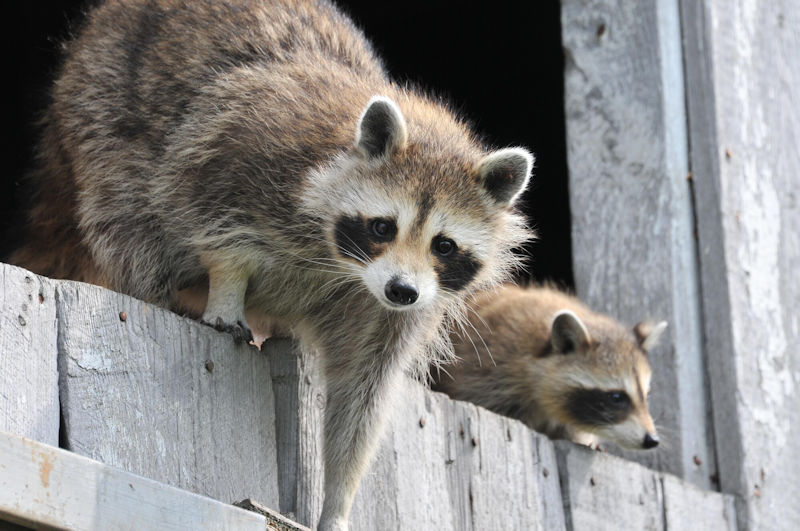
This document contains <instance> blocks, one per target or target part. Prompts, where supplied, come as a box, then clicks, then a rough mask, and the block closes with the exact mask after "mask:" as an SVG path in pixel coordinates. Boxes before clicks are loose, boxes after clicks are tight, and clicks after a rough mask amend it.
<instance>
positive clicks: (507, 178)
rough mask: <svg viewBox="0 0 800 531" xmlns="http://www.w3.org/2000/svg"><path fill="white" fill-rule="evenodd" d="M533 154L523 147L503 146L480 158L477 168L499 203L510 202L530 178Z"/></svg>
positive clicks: (486, 186)
mask: <svg viewBox="0 0 800 531" xmlns="http://www.w3.org/2000/svg"><path fill="white" fill-rule="evenodd" d="M533 160H534V158H533V155H532V154H531V153H530V152H528V150H526V149H523V148H517V147H515V148H505V149H501V150H498V151H495V152H494V153H490V154H489V155H486V156H485V157H483V159H481V161H480V162H479V163H478V166H477V170H478V175H479V176H480V179H481V183H483V187H484V188H486V191H487V192H489V195H491V196H492V198H494V200H495V201H497V202H498V203H500V204H501V205H510V204H512V203H513V202H514V201H515V200H516V199H517V197H519V194H521V193H522V192H523V191H524V190H525V187H526V186H527V185H528V181H529V180H530V178H531V170H532V169H533Z"/></svg>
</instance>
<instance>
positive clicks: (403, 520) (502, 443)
mask: <svg viewBox="0 0 800 531" xmlns="http://www.w3.org/2000/svg"><path fill="white" fill-rule="evenodd" d="M264 348H265V350H266V352H267V353H268V355H269V357H270V359H271V360H272V367H273V378H276V385H275V390H276V408H277V411H278V414H277V416H278V419H281V418H282V417H283V416H289V415H291V411H289V409H290V408H299V422H298V427H297V428H295V427H290V428H289V430H288V431H289V432H291V433H295V434H296V437H297V439H295V440H294V441H292V440H291V437H289V436H287V437H286V438H284V437H282V435H281V429H282V428H280V427H279V428H278V434H279V441H282V442H281V443H279V444H280V446H279V450H280V456H281V457H280V458H279V460H280V462H281V463H286V469H287V470H290V469H292V467H296V468H295V470H296V473H297V477H298V481H297V484H296V487H295V488H296V490H295V492H296V493H297V494H296V496H295V497H294V498H293V499H292V500H293V503H294V506H292V505H291V504H284V503H283V500H282V504H281V510H282V511H284V512H287V511H288V512H293V513H295V514H296V515H297V517H296V519H297V520H298V521H300V522H301V523H303V524H305V525H313V524H314V523H316V518H318V515H319V511H320V509H321V502H322V478H323V473H324V472H323V469H322V466H321V463H320V460H319V455H320V451H321V433H322V432H321V429H322V422H321V421H322V412H323V409H322V408H323V405H324V386H323V385H322V382H321V379H320V377H319V374H318V372H317V370H316V364H317V361H316V359H315V356H314V355H313V354H311V353H308V352H306V353H300V352H299V349H298V350H294V349H293V348H292V346H291V344H289V343H286V342H280V341H274V340H270V342H268V343H267V344H266V345H265V347H264ZM292 374H294V375H295V377H294V381H292ZM280 386H283V388H282V389H281V391H283V390H285V391H287V392H289V393H295V396H288V395H285V394H281V395H279V394H278V392H279V388H280ZM298 394H299V398H297V396H298ZM402 396H403V399H402V400H401V401H399V402H398V404H397V408H396V411H395V412H394V413H393V416H392V420H391V421H390V423H389V426H388V428H387V431H386V434H385V436H384V439H383V441H382V444H381V446H380V449H379V451H378V454H377V456H376V459H375V460H374V462H373V464H372V466H371V467H370V469H369V470H368V472H367V473H366V475H365V477H364V478H363V479H362V482H361V486H360V488H359V490H358V493H357V494H356V498H355V501H354V503H353V508H352V511H351V514H350V529H351V530H354V531H355V530H360V529H364V530H367V529H369V530H371V529H453V530H469V529H475V530H479V529H480V530H483V529H563V528H564V515H563V510H562V503H561V492H560V489H559V485H558V474H557V465H556V461H555V453H554V450H553V446H552V443H551V442H550V441H548V440H547V439H546V438H543V437H541V436H539V435H537V434H535V433H533V432H531V431H530V430H528V429H527V428H526V427H525V426H524V425H522V424H521V423H519V422H516V421H513V420H510V419H506V418H503V417H500V416H498V415H495V414H493V413H490V412H488V411H486V410H484V409H482V408H477V407H475V406H473V405H471V404H467V403H462V402H455V401H452V400H450V399H449V398H447V397H446V396H445V395H442V394H439V393H432V392H430V391H425V390H424V389H422V387H421V386H419V385H418V384H415V383H413V382H408V388H407V389H406V390H405V391H404V392H403V393H402ZM284 408H286V413H282V411H283V410H284ZM295 430H296V431H295ZM287 473H288V472H287Z"/></svg>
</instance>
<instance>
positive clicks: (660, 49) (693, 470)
mask: <svg viewBox="0 0 800 531" xmlns="http://www.w3.org/2000/svg"><path fill="white" fill-rule="evenodd" d="M561 5H562V28H563V31H562V35H563V42H564V49H565V57H566V65H565V67H566V68H565V106H566V119H567V147H568V159H569V174H570V205H571V212H572V238H573V260H574V271H575V282H576V291H577V294H578V296H579V297H580V298H581V299H583V300H585V301H586V302H588V303H589V304H590V305H591V306H593V307H595V308H596V309H598V310H601V311H605V312H607V313H609V314H611V315H614V316H615V317H617V318H619V319H621V320H623V321H626V322H628V323H630V324H631V325H632V324H634V323H635V322H637V321H639V320H641V319H644V318H647V317H652V318H657V319H666V320H668V321H669V325H670V326H669V328H668V331H667V333H666V334H665V335H664V336H662V342H661V345H660V346H659V347H658V348H657V349H656V351H655V352H654V353H653V355H652V356H651V360H652V364H653V366H654V367H653V368H654V376H653V385H652V393H651V400H650V404H651V411H652V413H653V417H654V418H655V420H656V422H657V423H658V424H659V425H661V426H662V428H663V429H662V430H661V438H662V439H663V440H664V442H665V444H664V445H663V446H662V448H660V449H659V450H657V451H655V452H649V453H625V455H626V456H627V457H629V458H631V459H635V460H637V461H640V462H643V463H646V464H648V465H649V466H651V467H654V468H657V469H660V470H667V471H670V472H673V473H675V474H678V475H680V476H682V477H685V478H687V479H689V480H691V481H692V482H694V483H696V484H697V485H700V486H703V487H708V486H709V484H710V482H709V476H710V475H712V474H714V473H715V472H716V471H715V469H714V464H715V459H714V451H713V432H712V430H710V429H709V425H710V416H709V413H708V409H709V407H708V399H707V396H706V395H707V392H706V389H707V385H706V380H705V369H704V365H703V352H702V341H701V328H700V322H701V321H700V319H701V316H700V311H699V309H700V297H699V291H698V274H697V263H696V262H697V261H696V251H695V242H694V237H693V219H692V200H691V193H690V192H691V190H690V183H689V182H688V181H687V174H688V162H687V153H686V145H687V140H686V124H685V110H684V96H683V77H682V57H681V48H680V42H681V35H680V24H679V18H678V2H677V0H644V1H641V2H623V1H620V0H564V1H563V2H562V3H561ZM620 453H621V452H620ZM698 462H699V463H701V465H697V464H696V463H698Z"/></svg>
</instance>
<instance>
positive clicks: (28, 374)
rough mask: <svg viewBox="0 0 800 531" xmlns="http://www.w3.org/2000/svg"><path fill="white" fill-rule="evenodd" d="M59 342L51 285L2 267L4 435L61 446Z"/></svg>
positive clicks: (0, 400) (0, 412) (0, 417)
mask: <svg viewBox="0 0 800 531" xmlns="http://www.w3.org/2000/svg"><path fill="white" fill-rule="evenodd" d="M56 341H57V329H56V302H55V297H54V289H53V284H52V282H50V281H49V280H47V279H45V278H42V277H37V276H36V275H34V274H32V273H30V272H28V271H26V270H24V269H20V268H18V267H14V266H10V265H6V264H0V431H6V432H10V433H16V434H17V435H22V436H23V437H28V438H30V439H34V440H37V441H42V442H45V443H47V444H52V445H58V422H59V412H58V371H57V366H56V351H57V350H56Z"/></svg>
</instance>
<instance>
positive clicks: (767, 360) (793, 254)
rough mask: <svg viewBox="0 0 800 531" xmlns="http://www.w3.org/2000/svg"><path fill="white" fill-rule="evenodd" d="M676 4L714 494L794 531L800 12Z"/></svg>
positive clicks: (752, 524)
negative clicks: (715, 471)
mask: <svg viewBox="0 0 800 531" xmlns="http://www.w3.org/2000/svg"><path fill="white" fill-rule="evenodd" d="M681 7H682V21H683V33H684V35H685V41H684V42H685V52H684V53H685V57H686V75H687V86H688V87H690V90H688V92H687V105H688V108H689V132H690V144H689V145H690V153H691V164H692V171H693V174H694V176H695V177H694V183H695V194H696V200H697V226H698V233H699V237H700V266H701V273H702V286H703V313H704V316H705V339H706V349H707V352H708V362H709V365H708V368H709V374H710V383H711V390H712V396H713V401H714V420H715V430H716V432H717V434H718V444H717V448H718V458H719V464H720V483H721V487H722V490H723V491H725V492H732V493H735V494H736V495H737V510H738V514H739V523H740V528H742V529H797V528H798V527H800V505H798V503H797V496H796V493H797V492H798V491H800V479H798V478H800V447H798V445H797V444H796V441H797V440H798V437H800V409H798V407H797V404H798V387H799V386H800V318H798V313H797V307H798V305H799V304H800V285H798V282H797V276H798V271H800V211H799V209H798V197H800V179H798V173H800V152H798V149H797V145H798V139H800V114H799V113H798V112H797V107H798V101H800V88H798V87H799V85H798V81H800V53H799V52H798V51H799V50H800V35H799V34H798V32H797V31H796V29H797V28H798V27H799V26H800V4H798V3H797V2H793V1H787V0H783V1H768V0H737V1H735V2H722V1H712V2H692V1H690V0H684V1H682V4H681Z"/></svg>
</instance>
